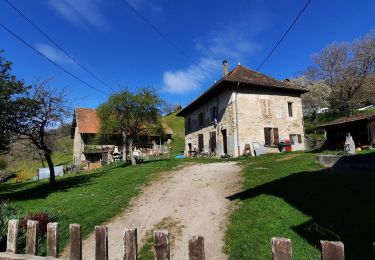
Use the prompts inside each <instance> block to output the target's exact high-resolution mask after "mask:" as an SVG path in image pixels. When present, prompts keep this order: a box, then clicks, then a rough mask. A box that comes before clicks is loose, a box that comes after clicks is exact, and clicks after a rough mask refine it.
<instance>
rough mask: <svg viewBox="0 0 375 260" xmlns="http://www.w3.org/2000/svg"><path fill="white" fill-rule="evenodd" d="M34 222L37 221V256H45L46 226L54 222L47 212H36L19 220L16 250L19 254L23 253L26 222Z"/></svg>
mask: <svg viewBox="0 0 375 260" xmlns="http://www.w3.org/2000/svg"><path fill="white" fill-rule="evenodd" d="M28 220H35V221H38V228H37V238H38V239H37V243H38V249H37V251H38V255H45V254H46V252H47V247H46V239H47V224H48V223H49V222H53V221H55V218H54V217H53V216H51V214H50V213H48V212H37V213H29V214H28V215H27V216H25V217H22V218H20V220H19V238H18V241H17V248H18V250H19V252H22V253H24V251H25V246H26V232H27V221H28Z"/></svg>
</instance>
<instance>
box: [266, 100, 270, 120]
mask: <svg viewBox="0 0 375 260" xmlns="http://www.w3.org/2000/svg"><path fill="white" fill-rule="evenodd" d="M266 104H267V105H266V109H267V116H268V117H271V100H270V99H266Z"/></svg>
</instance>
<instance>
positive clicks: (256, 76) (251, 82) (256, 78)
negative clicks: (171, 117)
mask: <svg viewBox="0 0 375 260" xmlns="http://www.w3.org/2000/svg"><path fill="white" fill-rule="evenodd" d="M237 83H238V84H239V87H241V88H244V89H254V88H257V89H259V88H262V89H270V90H271V89H272V90H276V91H278V92H283V93H297V94H303V93H306V92H308V91H307V90H306V89H303V88H300V87H296V86H293V85H292V84H288V83H285V82H282V81H280V80H277V79H275V78H272V77H270V76H267V75H265V74H262V73H259V72H257V71H254V70H251V69H249V68H246V67H244V66H242V65H237V66H236V67H235V68H234V69H233V70H232V71H231V72H229V73H228V75H226V76H225V77H223V78H221V79H220V80H219V81H218V82H216V83H215V84H213V85H212V86H211V87H210V88H209V89H208V90H207V91H206V92H204V93H203V94H202V95H200V96H199V97H198V98H197V99H195V100H194V101H193V102H191V103H190V104H189V105H187V106H186V107H185V108H184V109H182V110H181V111H180V112H179V113H178V114H177V116H185V115H186V114H187V113H188V112H190V111H192V110H193V109H194V108H196V107H197V106H199V105H201V104H203V103H205V102H206V101H207V100H208V99H210V98H212V97H214V96H215V95H217V94H219V93H220V92H222V91H224V90H225V89H229V88H233V86H235V84H237Z"/></svg>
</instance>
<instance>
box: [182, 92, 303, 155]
mask: <svg viewBox="0 0 375 260" xmlns="http://www.w3.org/2000/svg"><path fill="white" fill-rule="evenodd" d="M288 106H289V108H288ZM213 107H216V109H215V110H216V112H217V115H216V118H217V123H216V124H215V122H214V120H213V119H214V118H213V117H214V116H213V112H212V111H213ZM236 107H237V110H236ZM289 110H291V111H292V112H291V114H290V113H289ZM200 114H203V117H204V120H203V125H201V122H199V121H201V120H200ZM237 118H238V120H237ZM189 121H190V122H189ZM189 125H190V126H189ZM265 128H268V129H272V131H277V132H278V137H279V138H278V139H279V141H283V140H285V139H288V140H289V139H293V141H294V142H293V145H292V150H304V149H305V141H304V126H303V114H302V102H301V96H300V94H291V93H280V91H278V92H276V91H272V90H264V89H255V88H254V89H251V90H249V89H246V90H244V89H240V90H239V91H238V92H235V91H229V90H228V91H226V92H223V93H221V94H219V95H217V96H216V97H214V98H211V99H210V100H207V102H205V103H204V105H201V106H200V107H198V108H196V109H195V110H194V111H192V112H191V113H189V114H188V115H186V116H185V153H186V154H189V151H191V150H199V148H200V147H199V135H203V149H201V150H202V151H204V152H208V153H210V152H211V150H212V147H210V139H211V142H212V133H215V134H214V135H215V138H216V140H215V142H216V147H215V149H214V152H215V153H214V154H215V155H216V156H220V155H223V154H224V149H225V148H224V138H225V137H224V135H225V133H226V139H227V149H226V150H227V152H226V153H227V154H228V155H231V156H234V157H237V156H239V155H242V154H243V152H244V150H245V147H250V149H251V154H252V155H254V149H253V148H254V145H257V144H259V145H261V146H262V147H264V149H265V150H266V151H267V152H278V148H277V145H275V144H272V145H267V146H265V138H266V137H265V131H266V130H265ZM255 143H257V144H255Z"/></svg>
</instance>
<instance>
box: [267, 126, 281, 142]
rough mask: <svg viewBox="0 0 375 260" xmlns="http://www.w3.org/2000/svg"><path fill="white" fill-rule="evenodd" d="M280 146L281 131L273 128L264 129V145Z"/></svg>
mask: <svg viewBox="0 0 375 260" xmlns="http://www.w3.org/2000/svg"><path fill="white" fill-rule="evenodd" d="M278 144H279V129H278V128H272V127H265V128H264V145H278Z"/></svg>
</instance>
